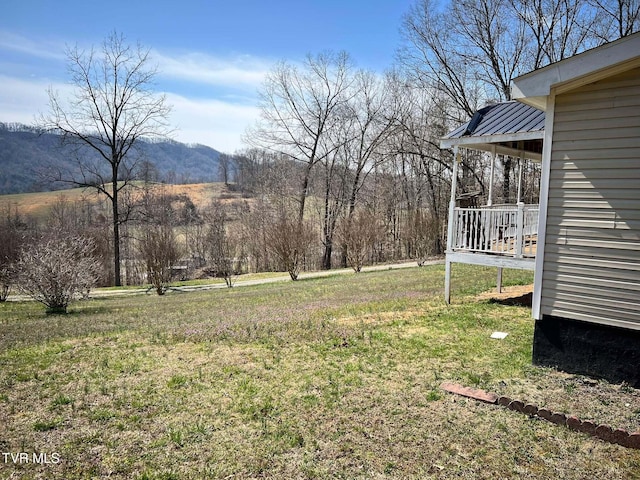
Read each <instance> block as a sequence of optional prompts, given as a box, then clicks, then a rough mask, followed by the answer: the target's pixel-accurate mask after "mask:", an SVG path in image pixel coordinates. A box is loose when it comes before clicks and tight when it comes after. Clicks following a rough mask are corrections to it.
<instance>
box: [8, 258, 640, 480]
mask: <svg viewBox="0 0 640 480" xmlns="http://www.w3.org/2000/svg"><path fill="white" fill-rule="evenodd" d="M531 280H532V279H531V274H530V273H527V272H519V271H505V277H504V282H505V284H507V285H514V284H527V283H530V282H531ZM494 281H495V270H492V269H483V268H479V267H466V266H458V265H456V266H455V268H454V279H453V283H454V300H455V303H454V304H453V305H451V306H446V305H445V304H444V303H443V301H442V285H443V282H444V267H443V266H433V267H424V268H412V269H405V270H395V271H382V272H372V273H363V274H359V275H355V274H353V275H342V276H332V277H327V278H321V279H309V280H302V281H298V282H286V283H276V284H268V285H261V286H252V287H241V288H235V289H223V290H211V291H204V292H193V293H177V292H170V293H169V294H167V295H166V296H164V297H157V296H152V295H139V296H128V297H122V298H117V297H114V298H108V299H100V300H90V301H83V302H79V303H76V304H73V305H72V306H71V308H70V313H69V314H68V315H66V316H51V317H47V316H45V315H44V309H43V307H42V306H40V305H38V304H35V303H31V302H27V303H13V302H9V303H5V304H1V305H0V447H1V448H0V451H1V452H11V453H17V452H28V453H29V455H31V454H32V453H34V452H35V453H37V454H42V453H47V454H48V455H49V458H53V459H57V458H58V456H59V459H60V461H59V462H58V463H49V464H34V463H33V462H30V463H23V464H14V463H12V461H11V458H10V457H9V458H8V462H5V461H3V457H0V478H3V479H4V478H12V479H13V478H61V479H62V478H64V479H76V478H77V479H80V478H82V479H85V478H99V477H109V478H117V479H129V478H133V479H136V478H138V479H173V478H175V479H181V478H194V479H200V478H325V479H329V478H345V479H352V478H363V479H364V478H367V479H368V478H398V479H405V478H416V479H422V478H450V479H458V478H474V479H479V478H482V479H484V478H486V479H496V478H567V479H583V478H620V479H623V478H625V479H626V478H640V452H639V451H634V450H628V449H625V448H623V447H620V446H616V445H611V444H607V443H604V442H601V441H599V440H597V439H594V438H591V437H587V436H585V435H583V434H579V433H576V432H572V431H569V430H568V429H566V428H562V427H557V426H554V425H552V424H550V423H548V422H544V421H540V420H538V419H535V418H529V417H527V416H525V415H522V414H518V413H514V412H512V411H509V410H507V409H505V408H502V407H499V406H493V405H486V404H479V403H477V402H475V401H472V400H468V399H464V398H462V397H455V396H453V395H449V394H445V393H444V392H442V391H441V390H440V388H439V386H440V384H441V383H442V382H443V381H444V380H454V381H458V382H460V383H464V384H465V385H469V386H478V387H481V388H485V389H488V390H491V391H495V392H498V393H501V394H507V395H509V396H511V397H512V398H518V399H522V400H526V401H529V400H530V401H535V402H536V403H538V405H539V406H540V407H542V406H547V407H548V408H551V409H556V410H559V411H564V412H566V413H574V414H578V415H579V416H580V417H581V418H584V419H586V418H589V419H592V420H595V421H597V422H604V423H609V424H611V425H612V426H613V427H614V428H615V427H621V428H627V429H630V430H636V429H638V420H639V418H640V417H639V415H640V394H639V393H638V391H636V390H633V389H630V388H627V387H625V386H618V385H609V384H607V383H606V382H592V381H586V380H585V379H583V378H581V377H578V376H571V375H566V374H562V373H559V372H555V371H553V370H549V369H541V368H536V367H532V366H531V342H532V333H533V321H532V320H531V319H530V311H529V309H527V308H525V307H513V306H503V305H501V304H498V303H495V302H491V301H488V300H478V299H477V298H476V297H475V295H476V294H477V293H479V292H481V291H484V290H487V289H489V288H491V286H492V284H493V282H494ZM495 330H501V331H505V332H508V333H509V335H508V336H507V338H506V339H505V340H502V341H500V340H491V339H490V338H489V336H490V334H491V333H492V332H493V331H495ZM53 454H56V456H55V457H51V456H52V455H53Z"/></svg>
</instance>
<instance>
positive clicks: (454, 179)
mask: <svg viewBox="0 0 640 480" xmlns="http://www.w3.org/2000/svg"><path fill="white" fill-rule="evenodd" d="M459 161H460V159H459V153H458V146H457V145H455V146H454V147H453V169H452V172H451V199H450V200H449V223H448V224H447V255H448V254H449V252H451V251H452V250H453V229H454V223H455V218H456V217H455V215H456V187H457V184H458V162H459ZM444 301H445V302H447V304H449V303H450V301H451V262H450V261H449V260H445V273H444Z"/></svg>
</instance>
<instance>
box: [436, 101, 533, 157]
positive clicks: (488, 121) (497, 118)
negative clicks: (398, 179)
mask: <svg viewBox="0 0 640 480" xmlns="http://www.w3.org/2000/svg"><path fill="white" fill-rule="evenodd" d="M544 119H545V115H544V112H543V111H542V110H539V109H537V108H535V107H531V106H529V105H526V104H524V103H521V102H517V101H510V102H503V103H497V104H495V105H489V106H487V107H484V108H481V109H480V110H478V111H477V112H476V113H475V114H474V116H473V117H472V118H471V120H469V121H468V122H467V123H465V124H464V125H461V126H459V127H458V128H456V129H455V130H454V131H452V132H450V133H449V134H448V135H447V136H445V137H444V138H442V140H441V141H440V146H441V147H442V148H450V147H453V146H455V145H459V146H462V147H465V148H477V149H479V150H485V151H491V150H492V149H494V148H495V149H496V150H497V151H498V153H507V154H517V153H518V151H522V150H523V149H524V150H525V151H526V153H527V155H526V156H527V157H529V158H534V159H538V157H539V154H540V153H541V147H542V141H541V140H542V138H543V137H544ZM523 145H524V147H523Z"/></svg>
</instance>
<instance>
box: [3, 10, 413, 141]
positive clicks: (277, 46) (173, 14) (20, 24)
mask: <svg viewBox="0 0 640 480" xmlns="http://www.w3.org/2000/svg"><path fill="white" fill-rule="evenodd" d="M2 3H3V5H2V13H1V14H0V121H2V122H21V123H28V124H30V123H33V121H34V118H35V116H36V115H37V114H38V113H39V112H45V111H46V109H47V96H46V89H47V88H48V87H49V86H52V87H53V88H54V89H57V90H58V91H59V92H61V93H63V94H64V92H65V91H68V89H69V88H70V87H69V85H68V83H67V82H68V77H67V72H66V60H65V56H64V50H65V45H70V46H73V45H76V44H77V45H78V46H80V47H90V46H92V45H94V46H96V47H98V46H99V45H100V43H101V42H102V40H103V39H104V38H105V37H106V36H107V35H108V34H109V33H110V32H113V31H114V30H116V31H118V32H119V33H122V34H124V35H125V37H126V38H127V40H128V41H129V42H131V43H136V42H140V43H141V44H142V45H144V46H145V47H148V48H151V49H152V57H153V61H154V62H155V63H157V64H158V67H159V76H158V78H157V80H158V90H159V91H162V92H165V93H166V94H167V97H168V99H169V103H170V104H171V105H173V112H172V115H171V118H170V120H171V122H172V124H174V126H175V127H177V129H178V130H177V131H176V133H175V134H174V138H175V139H176V140H179V141H184V142H190V143H202V144H205V145H209V146H211V147H213V148H216V149H218V150H222V151H225V152H229V153H232V152H234V151H235V150H236V149H240V148H242V147H243V145H242V143H241V136H242V134H243V133H244V130H245V129H246V127H247V126H248V125H250V124H252V123H253V122H254V121H255V120H256V118H257V115H258V110H257V107H256V103H257V100H256V97H257V95H256V92H257V90H258V89H259V88H260V84H261V82H262V79H263V78H264V75H265V74H266V73H267V72H268V71H269V70H270V69H271V68H272V67H273V65H274V64H275V63H276V62H277V61H279V60H288V61H291V62H297V61H300V60H302V59H303V58H304V56H305V55H306V54H308V53H311V54H316V53H320V52H322V51H326V50H334V51H339V50H345V51H347V52H349V53H350V54H351V56H352V58H353V60H354V61H355V64H356V65H357V66H358V67H362V68H367V69H371V70H374V71H377V72H383V71H384V70H386V69H387V68H389V67H390V66H391V65H392V63H393V59H394V55H395V51H396V49H397V48H398V46H399V44H400V34H399V28H400V23H401V17H402V15H403V14H405V13H406V12H407V11H408V9H409V7H410V6H411V5H412V4H413V3H414V2H413V0H369V1H367V0H342V1H340V0H308V1H305V0H298V1H292V0H271V1H269V0H263V1H260V0H235V1H234V0H229V1H225V2H222V1H217V0H211V1H204V0H182V1H177V0H174V1H171V2H169V1H153V2H150V1H139V0H128V1H122V0H110V1H108V2H104V1H101V2H95V1H92V0H82V1H78V0H59V1H51V0H40V1H35V0H3V2H2Z"/></svg>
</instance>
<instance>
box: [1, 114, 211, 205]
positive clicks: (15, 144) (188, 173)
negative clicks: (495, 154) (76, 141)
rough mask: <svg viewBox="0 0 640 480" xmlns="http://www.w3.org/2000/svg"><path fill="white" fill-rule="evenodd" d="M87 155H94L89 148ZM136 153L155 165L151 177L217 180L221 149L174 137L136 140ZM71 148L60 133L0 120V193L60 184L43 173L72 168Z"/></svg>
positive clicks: (46, 187)
mask: <svg viewBox="0 0 640 480" xmlns="http://www.w3.org/2000/svg"><path fill="white" fill-rule="evenodd" d="M85 154H86V155H95V154H93V153H91V152H89V151H87V152H85ZM138 154H139V156H140V158H141V159H142V160H144V161H148V162H149V163H151V164H152V165H153V166H154V167H155V168H154V170H155V171H154V172H153V173H154V177H155V178H154V180H157V181H167V182H170V183H200V182H217V181H219V180H220V174H219V157H220V152H218V151H217V150H214V149H213V148H210V147H207V146H204V145H186V144H184V143H179V142H174V141H163V142H151V141H142V142H140V143H139V151H138ZM72 158H73V155H72V151H71V149H70V148H69V147H63V146H61V144H60V137H59V136H58V135H53V134H46V133H45V134H40V133H39V132H38V131H37V130H36V129H34V128H31V127H28V126H25V125H19V124H6V123H2V122H0V195H5V194H10V193H25V192H41V191H51V190H55V189H59V188H63V186H62V185H53V184H51V183H50V182H47V181H46V180H45V179H44V178H43V177H42V172H43V171H45V170H47V169H48V168H51V167H52V166H53V167H62V168H65V169H72V168H74V162H73V161H71V159H72Z"/></svg>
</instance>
